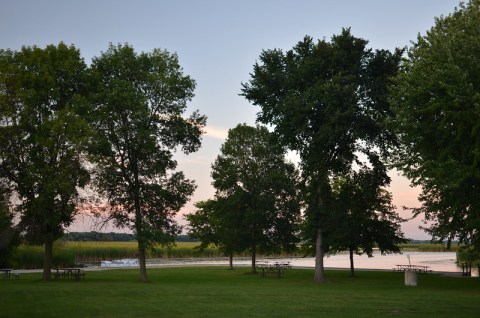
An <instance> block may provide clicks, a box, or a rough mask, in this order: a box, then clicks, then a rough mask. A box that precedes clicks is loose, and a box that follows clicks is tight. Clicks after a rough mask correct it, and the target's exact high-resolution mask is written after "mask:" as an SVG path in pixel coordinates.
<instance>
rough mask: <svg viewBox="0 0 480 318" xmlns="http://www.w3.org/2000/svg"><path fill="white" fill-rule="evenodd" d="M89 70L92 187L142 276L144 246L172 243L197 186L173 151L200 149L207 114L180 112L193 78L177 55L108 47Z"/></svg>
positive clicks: (143, 276)
mask: <svg viewBox="0 0 480 318" xmlns="http://www.w3.org/2000/svg"><path fill="white" fill-rule="evenodd" d="M92 73H93V76H94V78H95V79H96V87H95V94H94V101H93V103H94V105H95V109H94V111H93V113H92V114H91V125H92V127H93V128H94V130H95V132H96V138H95V142H94V143H93V144H92V148H91V157H90V159H91V161H92V163H93V164H94V168H95V169H94V170H95V172H96V186H97V189H98V190H99V192H100V193H101V195H102V196H103V197H104V198H106V199H107V200H108V204H109V206H108V211H109V212H110V214H111V216H112V217H113V219H114V220H115V221H116V224H117V225H119V226H124V227H128V228H129V229H131V230H133V231H134V232H135V235H136V237H137V240H138V248H139V259H140V275H141V279H142V280H143V281H146V280H147V274H146V266H145V249H146V248H149V247H151V246H153V245H155V244H158V243H161V244H166V243H171V242H173V241H174V238H175V235H177V234H178V233H179V230H180V227H179V225H178V224H177V223H176V221H175V220H174V218H173V217H174V216H175V214H176V213H177V212H178V211H179V210H180V208H181V207H182V206H183V205H184V204H185V203H186V202H187V200H188V198H189V197H190V195H191V194H193V191H194V190H195V184H194V182H193V181H192V180H188V179H186V178H185V176H184V174H183V173H182V172H180V171H176V167H177V162H176V161H175V160H174V159H173V153H174V151H176V149H181V150H182V151H183V152H184V153H187V154H188V153H191V152H194V151H196V150H197V149H198V148H199V147H200V144H201V134H202V129H203V127H204V126H205V122H206V117H205V116H203V115H200V114H199V113H198V111H195V112H193V113H192V114H191V115H190V116H189V117H184V113H185V111H186V107H187V102H188V101H190V100H191V98H192V97H193V96H194V94H193V91H194V88H195V81H194V80H193V79H192V78H190V77H189V76H187V75H184V74H183V72H182V69H181V67H180V65H179V63H178V58H177V56H176V55H175V54H170V53H169V52H167V51H164V50H160V49H155V50H153V51H152V52H150V53H144V52H142V53H136V52H135V51H134V49H133V48H132V47H131V46H129V45H118V46H113V45H111V46H110V47H109V48H108V50H107V51H106V52H104V53H102V54H101V55H100V56H99V57H96V58H94V59H93V63H92Z"/></svg>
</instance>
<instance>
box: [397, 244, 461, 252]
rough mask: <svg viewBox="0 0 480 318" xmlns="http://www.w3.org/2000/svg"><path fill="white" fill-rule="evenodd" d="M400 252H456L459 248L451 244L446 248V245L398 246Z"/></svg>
mask: <svg viewBox="0 0 480 318" xmlns="http://www.w3.org/2000/svg"><path fill="white" fill-rule="evenodd" d="M400 248H401V249H402V251H404V252H406V251H418V252H456V251H458V250H459V248H460V246H459V245H458V244H452V245H451V246H450V247H447V244H409V243H407V244H400Z"/></svg>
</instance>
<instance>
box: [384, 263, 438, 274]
mask: <svg viewBox="0 0 480 318" xmlns="http://www.w3.org/2000/svg"><path fill="white" fill-rule="evenodd" d="M396 266H397V267H396V268H394V269H393V270H397V271H415V272H420V273H428V272H431V270H429V268H430V266H425V265H411V264H408V265H396Z"/></svg>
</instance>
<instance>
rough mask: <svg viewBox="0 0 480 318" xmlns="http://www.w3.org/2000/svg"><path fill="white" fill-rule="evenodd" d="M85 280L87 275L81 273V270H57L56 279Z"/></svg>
mask: <svg viewBox="0 0 480 318" xmlns="http://www.w3.org/2000/svg"><path fill="white" fill-rule="evenodd" d="M81 278H82V279H85V273H82V272H81V269H80V268H56V271H55V279H56V280H59V279H74V280H80V279H81Z"/></svg>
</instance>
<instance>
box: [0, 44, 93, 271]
mask: <svg viewBox="0 0 480 318" xmlns="http://www.w3.org/2000/svg"><path fill="white" fill-rule="evenodd" d="M86 70H87V66H86V64H85V63H84V61H83V59H82V58H81V57H80V52H79V50H77V49H76V48H75V47H74V46H67V45H65V44H63V43H60V44H59V45H58V46H55V45H48V46H47V47H46V48H44V49H42V48H38V47H35V46H33V47H23V48H22V49H21V50H20V51H15V52H14V51H10V50H0V174H1V175H0V177H1V178H3V180H4V181H5V182H6V183H7V186H8V188H9V189H10V190H11V191H12V192H13V194H12V195H13V196H14V197H15V198H17V200H16V202H17V203H18V204H16V206H15V208H16V211H17V212H18V213H19V214H20V217H21V226H22V229H23V230H24V231H25V232H26V234H27V237H28V238H29V239H30V240H34V241H38V242H41V243H43V244H44V245H45V262H44V268H43V279H44V280H50V278H51V273H50V270H51V267H52V245H53V242H54V240H56V239H58V238H59V237H61V235H62V234H63V230H64V228H65V227H67V226H69V225H70V224H71V223H72V221H73V219H74V216H75V214H76V212H77V209H76V207H77V203H78V200H79V193H78V188H81V187H84V186H85V185H86V184H87V183H88V181H89V178H90V176H89V173H88V172H87V170H86V168H85V167H84V165H83V161H82V154H83V151H84V150H85V145H86V142H87V140H88V136H89V129H88V125H87V124H86V122H85V120H83V119H82V116H81V114H82V112H83V111H84V106H85V95H86Z"/></svg>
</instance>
